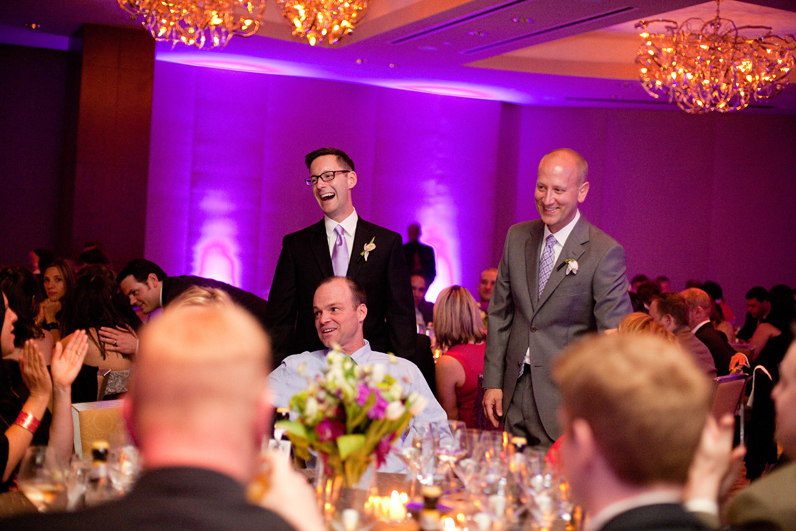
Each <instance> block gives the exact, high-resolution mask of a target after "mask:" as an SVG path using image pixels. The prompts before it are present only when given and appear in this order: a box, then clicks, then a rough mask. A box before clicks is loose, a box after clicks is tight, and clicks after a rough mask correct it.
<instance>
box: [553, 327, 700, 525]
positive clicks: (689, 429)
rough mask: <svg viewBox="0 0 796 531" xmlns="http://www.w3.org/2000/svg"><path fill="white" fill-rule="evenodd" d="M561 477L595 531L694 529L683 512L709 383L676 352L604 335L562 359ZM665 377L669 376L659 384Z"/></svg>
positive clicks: (656, 342)
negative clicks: (570, 488) (684, 496)
mask: <svg viewBox="0 0 796 531" xmlns="http://www.w3.org/2000/svg"><path fill="white" fill-rule="evenodd" d="M554 374H555V379H556V382H557V383H558V384H559V385H560V388H561V394H562V396H563V400H562V409H561V412H560V413H561V418H562V419H563V423H564V426H563V428H564V431H565V432H566V434H567V436H566V438H565V439H564V440H563V441H562V443H561V448H560V451H561V455H562V456H565V457H566V458H565V459H562V465H563V467H564V470H563V473H564V475H565V477H566V478H567V481H568V482H569V484H570V486H571V487H572V494H573V497H574V498H575V499H577V500H578V501H579V502H580V505H581V506H582V507H583V509H584V511H585V512H587V513H588V514H589V516H590V521H589V526H588V528H589V529H590V530H593V531H644V530H650V531H652V530H655V531H662V530H669V531H685V530H690V531H696V530H704V529H707V527H706V526H705V525H704V524H702V522H701V521H700V520H699V519H698V518H696V517H695V516H694V515H692V514H690V513H688V512H687V511H686V510H685V509H684V507H683V506H682V505H681V501H682V498H683V494H684V487H685V485H686V481H687V480H688V477H689V465H690V463H691V460H692V456H693V454H694V450H695V449H696V448H697V445H698V444H699V442H700V438H701V436H702V430H703V426H704V425H705V421H706V420H707V417H708V415H709V412H710V404H711V393H712V386H711V384H710V381H709V380H708V379H707V378H705V377H704V375H703V374H702V373H701V372H700V371H699V369H698V368H697V367H696V366H695V365H694V362H693V361H692V360H691V358H690V357H689V356H688V355H687V354H686V353H685V352H684V351H683V350H682V349H680V348H679V347H678V346H677V345H675V344H673V343H670V342H668V341H666V340H664V339H662V338H660V337H657V336H653V335H619V334H614V335H610V336H601V337H595V338H590V339H587V340H585V341H583V342H581V343H578V344H577V345H575V346H573V347H570V348H569V349H567V350H566V351H565V353H563V354H562V355H561V356H560V357H559V358H558V359H557V360H556V362H555V367H554ZM661 375H666V378H661Z"/></svg>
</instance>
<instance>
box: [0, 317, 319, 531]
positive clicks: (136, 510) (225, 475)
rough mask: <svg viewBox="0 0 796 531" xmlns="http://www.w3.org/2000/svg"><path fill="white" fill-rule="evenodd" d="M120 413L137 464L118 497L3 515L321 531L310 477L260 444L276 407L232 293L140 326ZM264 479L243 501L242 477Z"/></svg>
mask: <svg viewBox="0 0 796 531" xmlns="http://www.w3.org/2000/svg"><path fill="white" fill-rule="evenodd" d="M140 347H141V348H140V349H139V353H138V355H137V357H136V361H135V363H136V366H135V370H134V371H133V372H132V375H131V377H130V392H129V395H128V397H127V398H128V399H127V400H126V402H125V411H124V414H125V420H126V421H127V427H128V429H129V430H130V433H131V435H132V436H133V437H134V439H135V440H136V441H137V443H138V447H139V449H140V452H141V458H142V465H143V469H144V472H143V474H142V475H141V477H140V479H138V481H137V483H136V484H135V486H134V487H133V488H132V491H131V492H130V493H129V494H128V495H127V496H125V497H124V498H121V499H119V500H117V501H110V502H107V503H105V504H103V505H98V506H95V507H91V508H89V509H86V510H84V511H78V512H72V513H60V514H56V513H52V514H36V515H28V516H24V517H21V518H18V519H15V520H11V521H7V522H2V523H0V528H2V529H14V530H17V531H23V530H25V531H28V530H37V531H38V530H40V531H46V530H50V529H58V530H59V531H83V530H86V529H98V530H99V529H113V530H114V531H137V530H140V529H147V530H150V531H189V530H190V531H263V530H269V531H324V530H325V526H324V523H323V519H322V518H321V515H320V514H319V512H318V510H317V509H316V504H315V496H314V492H313V490H312V488H311V487H310V486H309V485H308V484H307V482H306V481H305V480H304V478H303V476H301V475H300V474H298V473H297V472H295V471H293V470H292V467H291V465H290V464H289V463H288V462H287V460H286V459H284V456H283V455H267V456H266V457H265V459H266V460H267V470H268V471H267V472H266V471H265V470H266V468H265V467H262V466H261V465H262V463H261V452H260V448H261V444H262V441H263V440H264V437H265V436H266V434H265V429H266V426H267V425H268V419H269V417H270V416H271V414H272V409H271V406H270V398H269V397H270V394H269V390H268V389H267V386H266V382H267V372H268V371H267V367H268V364H269V352H268V338H267V337H266V334H265V332H264V331H263V330H262V327H260V326H259V325H258V323H257V321H255V320H254V319H253V318H252V317H251V315H250V314H249V313H248V312H246V311H244V310H242V309H240V308H238V307H236V306H235V305H234V304H233V303H227V302H214V303H213V302H211V303H209V305H207V306H193V305H179V304H178V305H175V306H172V307H169V308H167V309H166V311H165V312H164V313H163V315H162V316H161V317H160V318H158V319H156V320H155V321H154V322H153V323H152V324H149V325H147V327H146V328H145V329H144V331H143V332H142V334H141V345H140ZM260 477H263V478H264V479H265V481H266V482H267V483H268V484H269V485H270V486H271V487H270V489H267V490H266V491H265V492H260V493H258V494H257V499H258V500H259V506H258V505H254V504H252V503H251V502H250V501H248V500H247V496H246V493H245V489H246V485H248V484H250V483H251V482H252V481H253V480H255V479H258V480H259V478H260Z"/></svg>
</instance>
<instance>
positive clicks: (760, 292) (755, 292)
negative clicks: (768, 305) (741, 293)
mask: <svg viewBox="0 0 796 531" xmlns="http://www.w3.org/2000/svg"><path fill="white" fill-rule="evenodd" d="M751 299H757V302H766V301H767V300H768V290H767V289H766V288H764V287H763V286H755V287H753V288H752V289H750V290H749V291H747V292H746V300H751Z"/></svg>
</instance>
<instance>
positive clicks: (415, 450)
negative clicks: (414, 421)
mask: <svg viewBox="0 0 796 531" xmlns="http://www.w3.org/2000/svg"><path fill="white" fill-rule="evenodd" d="M433 448H434V442H433V439H432V437H431V432H430V429H429V428H428V427H425V426H413V427H412V428H411V429H410V430H409V432H408V433H407V435H406V437H405V438H404V440H403V441H402V443H401V444H398V445H395V446H393V447H392V451H393V452H395V453H397V454H398V455H399V456H400V457H401V458H402V459H403V460H404V462H406V465H407V466H408V467H409V470H410V472H411V474H412V483H411V487H410V489H411V490H410V493H409V496H410V498H413V499H414V496H415V493H416V492H415V482H418V483H420V484H421V485H431V484H433V483H434V472H435V467H434V450H433Z"/></svg>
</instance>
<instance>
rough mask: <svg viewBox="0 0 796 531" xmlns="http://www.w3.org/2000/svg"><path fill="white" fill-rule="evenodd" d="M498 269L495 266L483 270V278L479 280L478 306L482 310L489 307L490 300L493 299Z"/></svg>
mask: <svg viewBox="0 0 796 531" xmlns="http://www.w3.org/2000/svg"><path fill="white" fill-rule="evenodd" d="M497 275H498V270H497V269H496V268H494V267H490V268H489V269H485V270H483V271H481V279H480V280H479V281H478V308H479V309H480V310H481V311H482V312H486V311H487V310H488V309H489V301H490V300H492V290H493V289H495V282H497Z"/></svg>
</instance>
